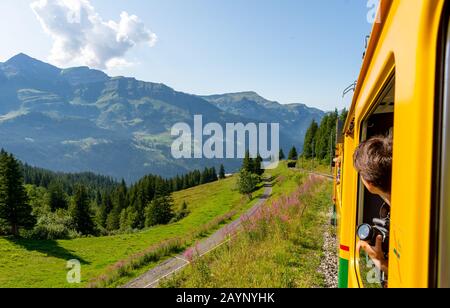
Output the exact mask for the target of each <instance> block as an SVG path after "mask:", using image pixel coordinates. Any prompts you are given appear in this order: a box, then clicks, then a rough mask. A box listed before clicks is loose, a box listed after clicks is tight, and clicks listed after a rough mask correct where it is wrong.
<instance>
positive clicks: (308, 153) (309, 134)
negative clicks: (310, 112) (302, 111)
mask: <svg viewBox="0 0 450 308" xmlns="http://www.w3.org/2000/svg"><path fill="white" fill-rule="evenodd" d="M318 129H319V126H318V125H317V122H316V121H312V123H311V125H310V126H309V128H308V130H307V131H306V135H305V142H304V145H303V156H304V157H305V158H312V157H313V156H314V155H315V146H316V134H317V131H318Z"/></svg>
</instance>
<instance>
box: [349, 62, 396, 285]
mask: <svg viewBox="0 0 450 308" xmlns="http://www.w3.org/2000/svg"><path fill="white" fill-rule="evenodd" d="M388 76H389V77H388V78H387V79H386V82H385V83H384V84H383V86H382V87H380V89H381V90H380V92H379V94H378V96H377V97H376V99H375V100H374V101H375V103H374V104H373V107H372V108H371V109H370V110H369V112H367V114H366V115H365V117H364V118H363V120H362V121H361V124H360V125H361V129H360V136H359V138H360V142H363V141H365V140H367V138H368V130H369V121H370V120H371V118H372V117H373V116H376V115H383V114H390V115H392V126H391V127H392V129H393V128H394V112H395V84H396V83H395V80H396V79H395V68H393V69H392V71H391V73H390V74H389V75H388ZM389 99H391V100H392V102H390V101H389ZM391 133H392V132H391ZM375 135H376V134H375ZM371 136H374V135H371ZM367 193H368V191H367V189H366V188H365V186H364V184H363V182H362V179H361V176H360V175H359V174H358V187H357V198H356V200H357V206H356V217H355V218H356V226H358V225H360V224H361V223H363V222H364V214H365V210H364V209H365V207H366V206H367V205H366V197H367ZM369 194H370V193H369ZM380 199H381V198H380ZM355 237H356V240H355V255H354V258H355V260H356V262H355V263H354V269H355V271H356V277H357V278H358V284H359V285H360V287H367V286H370V287H374V285H375V284H374V283H369V282H367V283H365V280H364V279H363V277H362V273H363V271H362V268H361V267H362V266H364V262H362V260H361V254H360V251H358V250H357V249H356V248H357V243H358V242H359V238H358V237H357V235H356V234H355ZM367 258H368V257H367ZM367 260H368V259H367ZM365 262H367V261H365ZM372 269H374V268H372ZM376 275H382V274H381V273H377V274H376ZM378 287H381V288H382V287H383V286H382V283H381V279H380V284H379V286H378Z"/></svg>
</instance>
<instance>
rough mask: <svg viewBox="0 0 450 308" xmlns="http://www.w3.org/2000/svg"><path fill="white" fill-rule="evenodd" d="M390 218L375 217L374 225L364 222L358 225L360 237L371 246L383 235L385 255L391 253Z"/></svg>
mask: <svg viewBox="0 0 450 308" xmlns="http://www.w3.org/2000/svg"><path fill="white" fill-rule="evenodd" d="M390 223H391V221H390V219H389V218H385V219H378V218H374V219H373V226H371V225H369V224H362V225H360V226H359V227H358V232H357V233H358V237H359V238H360V240H361V241H364V242H367V243H369V244H370V246H375V244H376V240H377V237H378V236H379V235H381V236H382V237H383V244H382V248H383V252H384V254H385V256H386V257H387V255H388V254H389V227H390Z"/></svg>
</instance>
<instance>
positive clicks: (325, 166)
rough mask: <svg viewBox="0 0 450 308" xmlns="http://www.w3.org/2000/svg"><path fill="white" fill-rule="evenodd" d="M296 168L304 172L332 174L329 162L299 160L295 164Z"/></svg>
mask: <svg viewBox="0 0 450 308" xmlns="http://www.w3.org/2000/svg"><path fill="white" fill-rule="evenodd" d="M297 168H299V169H302V170H305V171H313V172H319V173H324V174H329V175H331V174H332V170H331V167H330V161H329V160H313V159H302V158H300V159H299V160H298V162H297Z"/></svg>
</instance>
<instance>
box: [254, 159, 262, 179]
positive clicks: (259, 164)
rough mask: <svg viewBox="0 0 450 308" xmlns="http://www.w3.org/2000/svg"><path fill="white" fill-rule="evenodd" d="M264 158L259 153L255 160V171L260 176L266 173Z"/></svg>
mask: <svg viewBox="0 0 450 308" xmlns="http://www.w3.org/2000/svg"><path fill="white" fill-rule="evenodd" d="M262 163H263V159H262V157H261V155H259V154H258V156H257V157H256V159H255V160H254V161H253V173H254V174H256V175H259V176H262V175H263V174H264V169H263V168H262Z"/></svg>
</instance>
